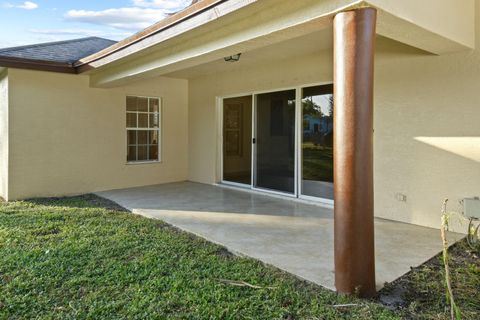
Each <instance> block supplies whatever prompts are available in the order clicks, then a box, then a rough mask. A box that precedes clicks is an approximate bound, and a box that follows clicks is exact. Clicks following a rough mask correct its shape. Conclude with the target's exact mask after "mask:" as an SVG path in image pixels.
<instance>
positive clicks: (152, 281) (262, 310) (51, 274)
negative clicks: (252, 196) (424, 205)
mask: <svg viewBox="0 0 480 320" xmlns="http://www.w3.org/2000/svg"><path fill="white" fill-rule="evenodd" d="M105 206H107V208H104V207H105ZM224 280H228V281H224ZM229 281H244V282H246V283H248V284H251V285H254V286H258V287H255V288H251V287H248V286H235V285H234V283H231V282H229ZM344 304H354V305H352V306H344V307H338V305H344ZM400 315H401V314H400V313H393V312H392V311H389V310H387V309H386V308H385V307H383V306H382V305H380V304H378V303H375V302H373V301H364V300H357V299H355V298H351V297H344V296H338V295H336V294H335V293H333V292H331V291H328V290H326V289H322V288H320V287H318V286H315V285H312V284H308V283H306V282H303V281H300V280H298V279H296V278H295V277H293V276H291V275H289V274H286V273H284V272H281V271H279V270H277V269H275V268H273V267H269V266H265V265H264V264H262V263H260V262H257V261H255V260H253V259H249V258H242V257H237V256H233V255H231V254H230V253H229V252H228V251H227V250H225V249H224V248H223V247H221V246H218V245H215V244H212V243H209V242H207V241H204V240H202V239H200V238H198V237H195V236H192V235H190V234H187V233H184V232H180V231H178V230H177V229H174V228H172V227H169V226H168V225H166V224H164V223H162V222H161V221H158V220H150V219H146V218H142V217H139V216H134V215H132V214H129V213H126V212H122V211H120V210H119V209H118V208H115V207H114V206H112V205H111V203H108V202H107V201H104V200H100V199H99V198H96V197H95V196H84V197H74V198H64V199H45V200H34V201H23V202H12V203H8V204H6V203H0V319H155V318H157V319H165V318H169V319H397V318H400V317H401V316H400Z"/></svg>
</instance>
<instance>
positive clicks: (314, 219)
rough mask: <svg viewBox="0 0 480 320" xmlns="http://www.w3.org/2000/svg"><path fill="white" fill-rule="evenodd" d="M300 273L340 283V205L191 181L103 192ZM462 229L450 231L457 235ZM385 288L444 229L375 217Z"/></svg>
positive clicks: (425, 254) (436, 246) (435, 243)
mask: <svg viewBox="0 0 480 320" xmlns="http://www.w3.org/2000/svg"><path fill="white" fill-rule="evenodd" d="M98 195H99V196H101V197H104V198H107V199H110V200H112V201H115V202H116V203H118V204H119V205H121V206H123V207H125V208H126V209H129V210H131V211H132V212H134V213H136V214H140V215H143V216H146V217H150V218H156V219H161V220H163V221H165V222H167V223H169V224H172V225H174V226H176V227H178V228H180V229H182V230H185V231H188V232H191V233H194V234H196V235H198V236H201V237H203V238H205V239H207V240H210V241H212V242H215V243H218V244H221V245H223V246H225V247H227V248H228V249H229V250H230V251H232V252H234V253H237V254H242V255H246V256H250V257H252V258H255V259H258V260H260V261H263V262H265V263H268V264H271V265H274V266H276V267H278V268H280V269H282V270H285V271H287V272H290V273H292V274H295V275H297V276H298V277H300V278H303V279H305V280H308V281H311V282H314V283H316V284H319V285H321V286H324V287H326V288H329V289H332V290H334V288H335V286H334V261H333V210H331V209H328V208H324V207H320V206H317V205H314V204H306V203H302V202H299V201H294V200H288V199H281V198H276V197H272V196H268V195H262V194H256V193H251V192H245V191H239V190H232V189H229V188H223V187H217V186H210V185H204V184H197V183H191V182H181V183H171V184H164V185H157V186H148V187H140V188H131V189H122V190H112V191H106V192H99V193H98ZM461 237H462V235H460V234H450V238H451V239H452V240H453V239H455V240H457V239H460V238H461ZM375 246H376V248H375V249H376V279H377V288H378V289H380V288H381V287H382V286H383V285H384V283H385V282H391V281H393V280H395V279H397V278H398V277H400V276H401V275H403V274H405V273H407V272H408V271H409V270H410V267H412V266H418V265H420V264H422V263H423V262H425V261H427V260H428V259H430V258H431V257H432V256H434V255H435V254H437V253H439V252H440V251H441V241H440V233H439V231H438V230H435V229H430V228H425V227H419V226H415V225H410V224H405V223H399V222H393V221H388V220H383V219H376V220H375Z"/></svg>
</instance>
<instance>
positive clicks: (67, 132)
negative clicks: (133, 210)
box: [9, 69, 188, 200]
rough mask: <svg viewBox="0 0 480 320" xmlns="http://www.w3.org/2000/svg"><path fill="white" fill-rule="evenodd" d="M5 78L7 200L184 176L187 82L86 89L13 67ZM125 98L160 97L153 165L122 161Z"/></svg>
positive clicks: (85, 82) (80, 82)
mask: <svg viewBox="0 0 480 320" xmlns="http://www.w3.org/2000/svg"><path fill="white" fill-rule="evenodd" d="M9 80H10V101H11V104H10V110H11V113H10V128H11V130H10V164H11V165H10V194H9V199H10V200H13V199H19V198H29V197H40V196H56V195H70V194H81V193H86V192H94V191H100V190H107V189H117V188H125V187H134V186H143V185H152V184H158V183H165V182H172V181H182V180H185V179H186V178H187V165H188V164H187V154H188V150H187V147H188V146H187V117H188V110H187V106H188V100H187V99H188V93H187V90H188V83H187V81H185V80H175V79H166V78H154V79H150V80H148V81H145V82H137V83H135V84H133V85H129V86H126V87H119V88H114V89H93V88H90V87H89V79H88V76H78V75H64V74H54V73H47V72H36V71H25V70H13V69H11V70H9ZM126 95H140V96H154V97H161V98H162V102H163V117H162V118H163V119H162V135H163V137H162V146H161V148H162V155H163V156H162V162H161V163H150V164H132V165H130V164H129V165H127V164H126V151H127V149H126Z"/></svg>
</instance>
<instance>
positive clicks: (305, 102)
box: [300, 85, 333, 200]
mask: <svg viewBox="0 0 480 320" xmlns="http://www.w3.org/2000/svg"><path fill="white" fill-rule="evenodd" d="M302 125H303V128H302V143H301V148H302V150H301V154H302V156H301V158H302V159H301V163H300V165H301V193H302V195H305V196H311V197H317V198H324V199H329V200H333V85H324V86H315V87H309V88H304V89H303V90H302Z"/></svg>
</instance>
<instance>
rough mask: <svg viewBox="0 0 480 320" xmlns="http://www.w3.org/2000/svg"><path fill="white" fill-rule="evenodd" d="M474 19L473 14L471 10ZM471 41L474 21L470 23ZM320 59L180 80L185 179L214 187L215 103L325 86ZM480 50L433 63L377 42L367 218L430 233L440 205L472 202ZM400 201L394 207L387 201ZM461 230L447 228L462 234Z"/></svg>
mask: <svg viewBox="0 0 480 320" xmlns="http://www.w3.org/2000/svg"><path fill="white" fill-rule="evenodd" d="M476 15H477V17H480V6H477V8H476ZM476 30H477V39H476V40H477V42H478V41H480V22H479V19H477V25H476ZM331 69H332V54H331V52H330V51H325V52H322V53H320V52H319V53H315V54H311V55H307V56H299V57H296V58H293V59H287V60H284V61H275V62H272V63H271V64H262V65H258V66H254V67H251V68H246V69H238V70H237V69H235V70H234V71H232V72H222V73H215V74H211V75H208V76H203V77H199V78H196V79H192V80H190V83H189V86H190V90H189V101H190V102H189V114H190V117H189V146H190V153H189V178H190V179H191V180H193V181H199V182H203V183H215V182H217V181H218V180H219V178H220V172H219V170H218V163H219V153H218V150H217V143H216V141H219V134H220V133H219V131H218V130H216V128H217V127H218V110H217V109H216V97H217V96H226V95H233V94H236V93H238V94H245V93H248V92H252V91H262V90H274V89H278V88H288V87H294V86H298V85H303V84H311V83H318V82H328V81H331V80H332V70H331ZM479 83H480V50H475V51H464V52H460V53H453V54H447V55H442V56H434V55H430V54H427V53H424V52H421V51H419V50H416V49H413V48H410V47H407V46H405V45H402V44H399V43H397V42H394V41H392V40H388V39H379V41H378V46H377V57H376V79H375V214H376V216H378V217H383V218H387V219H393V220H399V221H403V222H408V223H414V224H419V225H424V226H430V227H439V223H440V219H439V211H440V207H441V204H442V201H443V199H444V198H450V203H451V205H450V209H451V210H456V211H460V210H461V206H460V205H459V204H458V201H459V200H461V199H463V198H464V197H472V196H480V87H479ZM398 194H403V195H406V196H407V201H406V202H402V201H399V200H397V198H398V197H397V195H398ZM465 228H466V226H457V227H456V230H464V229H465Z"/></svg>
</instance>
